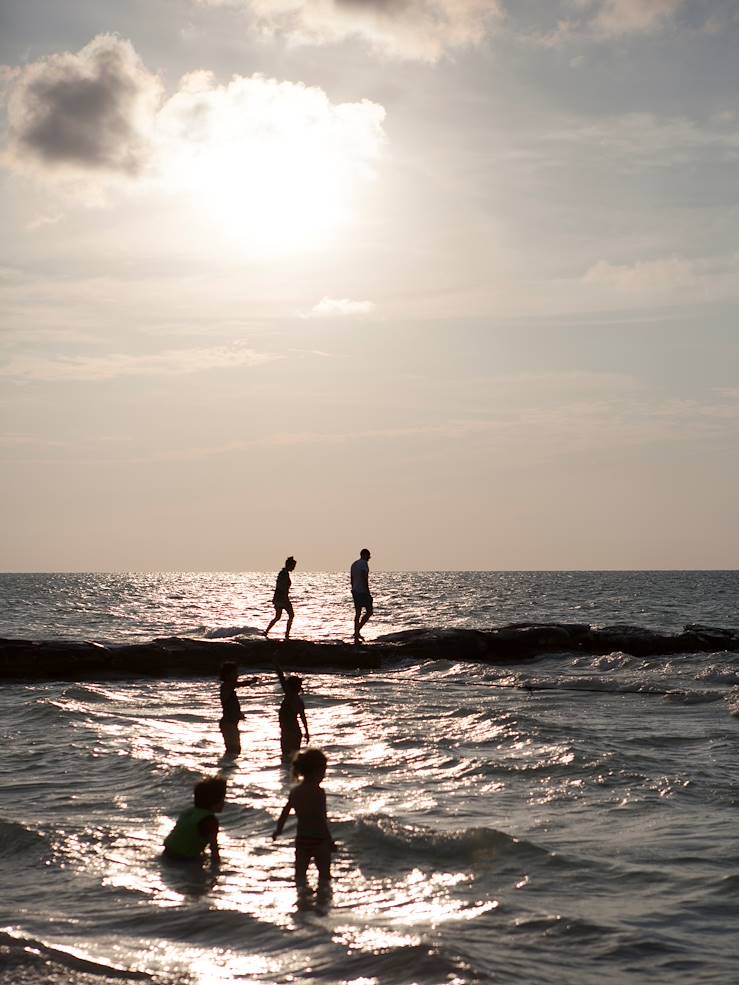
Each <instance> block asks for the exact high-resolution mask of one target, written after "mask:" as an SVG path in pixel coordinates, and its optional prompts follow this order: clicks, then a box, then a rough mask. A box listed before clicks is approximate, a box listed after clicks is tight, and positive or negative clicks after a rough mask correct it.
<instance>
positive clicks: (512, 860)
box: [0, 654, 739, 985]
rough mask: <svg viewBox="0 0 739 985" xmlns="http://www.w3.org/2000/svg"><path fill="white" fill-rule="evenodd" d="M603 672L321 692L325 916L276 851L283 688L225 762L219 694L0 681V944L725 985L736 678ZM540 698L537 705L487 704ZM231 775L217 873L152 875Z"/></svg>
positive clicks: (433, 673)
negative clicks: (168, 839) (200, 789)
mask: <svg viewBox="0 0 739 985" xmlns="http://www.w3.org/2000/svg"><path fill="white" fill-rule="evenodd" d="M611 657H612V658H611V659H609V660H604V659H603V658H601V657H595V658H584V657H583V656H581V655H578V656H573V657H570V658H567V657H559V658H548V659H546V660H543V661H539V662H537V663H536V664H529V665H526V666H525V667H524V668H521V667H517V668H507V669H506V668H499V669H497V668H486V667H478V666H469V665H463V664H455V663H452V662H444V661H434V662H428V663H425V664H420V665H417V666H411V665H406V666H404V667H402V668H399V669H397V670H395V671H387V672H382V673H380V672H377V673H371V674H359V673H347V674H343V675H341V674H335V673H328V674H320V675H311V676H309V678H308V680H307V682H306V703H307V709H308V720H309V725H310V729H311V733H312V734H313V735H314V736H315V741H316V744H319V745H321V746H322V747H323V748H324V749H325V751H326V753H327V755H328V757H329V769H328V774H327V777H326V780H325V784H324V785H325V789H326V792H327V797H328V804H329V816H330V819H331V822H332V827H333V833H334V836H335V837H336V839H337V841H338V842H339V843H340V846H341V847H340V851H339V852H338V853H337V855H336V857H335V862H334V877H335V879H334V893H333V897H332V899H330V900H327V899H320V898H319V897H318V896H313V897H306V898H302V899H299V898H298V896H297V894H296V891H295V887H294V884H293V881H292V859H293V849H292V845H291V839H290V835H289V832H286V834H285V836H284V837H283V838H281V839H280V840H278V841H277V842H276V843H273V842H272V840H271V832H272V829H273V826H274V821H275V818H276V816H277V814H278V813H279V810H280V808H281V806H282V804H283V803H284V801H285V798H286V797H287V793H288V790H289V787H290V782H291V780H290V776H289V775H288V773H287V771H286V769H285V767H284V765H283V764H282V762H281V760H280V757H279V729H278V722H277V707H278V704H279V700H280V689H279V685H278V684H277V682H276V680H275V677H274V675H273V674H272V673H264V674H263V675H258V676H259V680H258V682H257V683H256V684H255V685H254V686H253V687H252V688H250V689H249V690H248V691H247V692H246V693H245V694H243V695H242V704H243V707H244V710H245V713H246V720H245V721H244V723H243V726H242V736H243V748H244V754H243V755H242V757H241V758H240V759H239V760H237V761H236V762H229V761H226V760H224V758H223V755H222V743H221V737H220V734H219V732H218V729H217V725H216V722H217V719H218V716H219V706H218V697H217V689H216V685H215V682H213V681H198V680H189V681H182V682H178V681H167V682H166V685H163V684H162V683H161V682H158V681H132V682H129V683H124V682H105V683H100V682H98V683H91V684H67V685H65V684H53V683H47V684H38V685H32V686H25V685H10V686H7V687H6V688H5V689H4V690H3V691H2V692H0V722H2V726H1V727H2V729H3V730H4V731H3V734H2V736H0V738H1V739H2V741H3V749H4V754H3V758H2V760H1V761H0V766H1V768H2V770H3V773H2V775H3V779H5V781H6V782H5V783H4V784H3V785H2V786H0V835H2V839H4V840H0V854H2V861H3V864H4V868H5V870H6V871H7V872H8V873H9V878H8V881H7V883H6V888H5V890H4V894H3V897H2V898H0V924H1V925H4V926H6V927H10V928H11V929H12V930H13V932H14V933H19V934H21V935H23V936H24V937H25V938H27V939H31V938H33V939H36V940H40V941H41V942H43V944H44V945H55V946H59V947H61V948H66V949H67V950H69V951H72V950H74V952H75V953H76V954H77V955H79V956H81V957H83V958H85V959H86V960H89V961H94V962H99V964H100V965H101V967H102V969H103V970H104V969H105V968H110V967H112V966H116V967H119V968H126V969H129V970H138V971H142V972H145V973H146V974H147V975H158V976H160V978H162V977H163V979H164V981H166V982H167V985H171V983H172V982H174V981H177V982H183V983H184V982H187V983H192V982H198V983H208V982H223V983H225V982H236V981H240V982H242V983H243V982H254V983H260V985H262V983H264V985H267V983H270V985H272V983H283V982H289V981H294V980H303V981H322V982H330V983H333V982H342V983H343V982H370V981H375V982H378V983H382V985H411V983H414V982H418V983H421V985H441V983H449V982H455V981H456V982H460V983H462V982H464V983H470V985H471V983H473V982H475V983H476V982H484V981H496V980H498V981H500V980H506V981H520V982H527V983H528V982H533V981H536V982H545V983H548V982H551V983H554V982H557V983H558V985H560V983H561V982H562V981H566V982H568V985H569V983H572V985H590V983H592V982H593V981H595V980H596V979H598V980H599V979H601V978H602V979H604V981H605V982H613V983H614V985H620V983H621V982H623V981H629V982H637V983H647V982H649V983H650V985H654V983H659V985H676V983H682V985H698V983H700V985H702V983H705V985H709V983H713V982H716V981H731V980H734V977H735V975H736V973H737V972H739V967H737V962H736V954H735V948H734V939H733V929H734V920H733V918H731V917H732V914H734V915H739V914H735V904H734V893H735V888H736V886H735V883H734V882H731V876H730V872H731V867H732V866H734V867H735V866H736V863H737V861H739V859H737V857H736V851H735V842H732V840H731V837H732V834H733V827H734V824H735V816H734V815H735V804H736V778H735V770H734V762H733V743H734V739H735V734H734V733H735V723H736V719H735V718H733V717H732V712H731V709H732V707H733V705H732V703H731V696H732V694H733V690H732V689H733V687H734V685H733V684H730V683H727V681H728V680H729V679H730V678H731V672H732V669H733V670H734V671H735V670H736V658H735V657H733V656H732V655H729V654H712V655H710V657H708V658H705V659H704V658H702V657H701V658H696V657H690V656H687V657H685V658H681V659H680V660H675V659H674V658H673V659H655V660H654V661H649V662H646V663H641V664H639V663H635V662H633V661H630V660H626V659H622V660H619V659H618V658H617V655H611ZM709 667H710V668H713V670H712V671H711V673H710V674H707V672H706V671H707V668H709ZM526 679H528V680H537V681H539V682H541V683H542V684H546V689H545V690H542V691H533V692H531V693H528V692H526V691H518V690H511V689H509V688H505V687H500V688H498V687H496V685H497V684H506V683H515V682H517V681H519V682H520V681H523V680H526ZM582 681H588V682H590V683H593V682H595V683H597V685H598V687H599V688H600V689H602V693H601V694H592V693H590V692H585V693H582V692H581V693H578V692H577V691H573V690H570V688H571V687H572V686H573V685H577V683H578V682H582ZM634 683H636V684H637V685H639V686H644V687H645V688H646V687H652V688H653V689H659V690H671V689H673V693H676V692H678V691H679V693H680V694H681V695H682V696H683V697H682V700H681V701H680V702H674V701H670V700H669V699H668V698H664V697H661V696H655V695H650V694H648V693H645V694H641V695H640V694H634V693H632V691H633V688H632V685H633V684H634ZM627 685H628V687H629V689H630V690H628V691H626V690H625V689H626V686H627ZM624 692H625V693H624ZM707 692H710V694H709V697H710V698H711V700H710V701H709V700H706V693H707ZM217 770H221V771H223V772H224V774H225V775H226V776H227V778H228V781H229V793H228V799H227V803H226V807H225V810H224V811H223V814H222V816H221V820H222V837H221V842H222V858H223V861H222V865H221V867H220V869H219V870H217V871H212V870H211V869H210V867H209V866H208V865H207V864H206V865H205V866H204V867H203V868H202V869H197V868H195V869H192V868H190V867H187V866H185V867H181V866H176V865H171V864H169V863H166V862H164V861H163V860H162V859H161V857H160V849H161V843H162V839H163V837H164V835H165V833H166V832H167V831H168V830H169V828H170V826H171V824H172V823H173V819H174V817H175V816H176V814H177V813H178V812H179V811H180V810H181V809H182V808H183V807H185V806H186V805H187V804H188V802H189V799H190V796H191V790H192V785H193V783H194V781H195V779H196V778H198V777H200V776H201V775H202V774H204V773H212V772H215V771H217ZM11 779H12V784H11V783H10V782H9V781H10V780H11ZM732 845H734V847H732ZM4 846H6V847H4ZM727 878H729V880H730V881H729V882H728V883H727V881H726V880H727ZM732 907H734V909H732ZM72 980H73V978H70V981H72Z"/></svg>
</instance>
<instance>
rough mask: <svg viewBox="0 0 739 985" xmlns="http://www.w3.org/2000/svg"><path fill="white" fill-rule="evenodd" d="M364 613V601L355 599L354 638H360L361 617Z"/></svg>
mask: <svg viewBox="0 0 739 985" xmlns="http://www.w3.org/2000/svg"><path fill="white" fill-rule="evenodd" d="M361 615H362V603H361V602H358V601H357V599H354V639H355V641H356V640H358V639H359V619H360V616H361Z"/></svg>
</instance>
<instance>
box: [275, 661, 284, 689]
mask: <svg viewBox="0 0 739 985" xmlns="http://www.w3.org/2000/svg"><path fill="white" fill-rule="evenodd" d="M272 663H273V665H274V668H275V670H276V671H277V676H278V677H279V678H280V684H282V690H283V691H285V675H284V674H283V672H282V667H280V665H279V664H278V663H277V661H276V660H273V661H272ZM285 693H287V692H285Z"/></svg>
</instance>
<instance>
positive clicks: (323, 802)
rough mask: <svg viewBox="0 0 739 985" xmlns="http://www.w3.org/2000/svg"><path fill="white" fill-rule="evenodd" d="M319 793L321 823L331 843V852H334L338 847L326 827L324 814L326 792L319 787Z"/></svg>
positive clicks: (326, 818)
mask: <svg viewBox="0 0 739 985" xmlns="http://www.w3.org/2000/svg"><path fill="white" fill-rule="evenodd" d="M319 793H320V797H321V813H322V814H323V823H324V825H325V826H326V835H327V836H328V840H329V841H330V842H331V851H332V852H335V851H336V850H337V848H338V847H339V846H338V845H337V844H336V842H335V841H334V839H333V838H332V837H331V829H330V828H329V826H328V815H327V813H326V791H325V790H324V789H323V787H321V788H320V789H319Z"/></svg>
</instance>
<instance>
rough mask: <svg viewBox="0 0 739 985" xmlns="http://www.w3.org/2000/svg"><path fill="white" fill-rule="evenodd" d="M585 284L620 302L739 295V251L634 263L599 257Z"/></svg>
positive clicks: (731, 298) (694, 300) (729, 298)
mask: <svg viewBox="0 0 739 985" xmlns="http://www.w3.org/2000/svg"><path fill="white" fill-rule="evenodd" d="M581 283H582V285H584V286H585V287H587V288H591V289H594V290H596V291H597V292H599V294H600V295H601V296H606V297H610V298H611V299H612V301H613V300H618V302H619V303H621V304H626V305H629V304H644V303H647V302H648V303H651V304H666V305H675V304H698V303H706V302H719V301H735V300H736V299H737V298H738V297H739V254H737V253H732V254H729V255H725V256H716V257H692V258H688V257H681V256H667V257H655V258H652V259H649V260H637V261H635V262H633V263H613V262H610V261H608V260H599V261H598V262H597V263H594V264H593V265H592V266H591V267H590V268H589V269H588V270H587V271H586V272H585V274H584V276H583V278H582V281H581Z"/></svg>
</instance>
